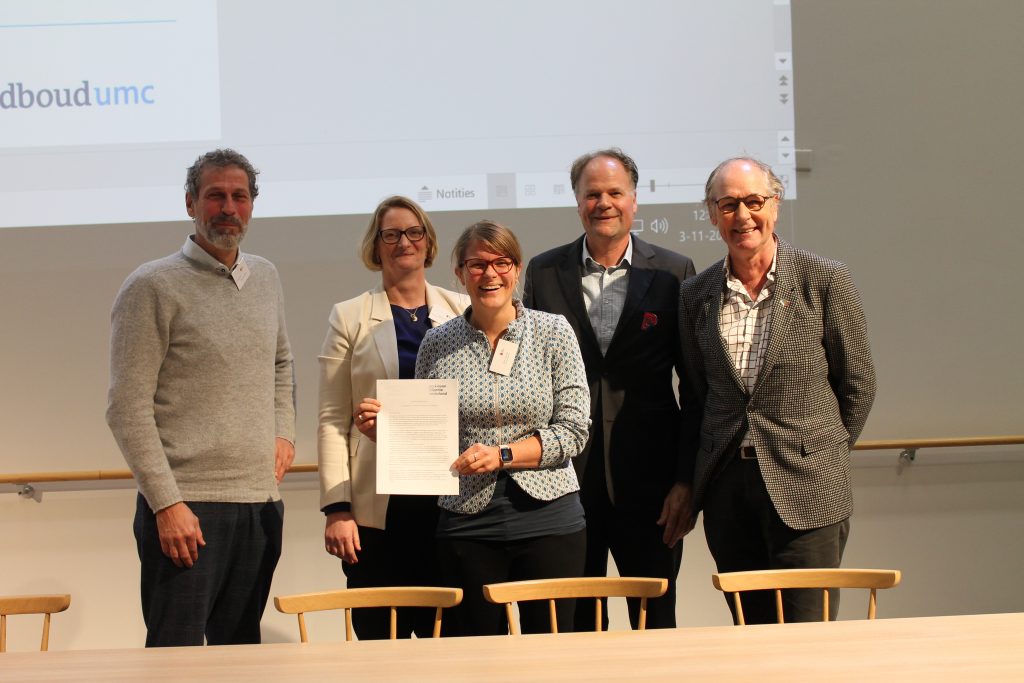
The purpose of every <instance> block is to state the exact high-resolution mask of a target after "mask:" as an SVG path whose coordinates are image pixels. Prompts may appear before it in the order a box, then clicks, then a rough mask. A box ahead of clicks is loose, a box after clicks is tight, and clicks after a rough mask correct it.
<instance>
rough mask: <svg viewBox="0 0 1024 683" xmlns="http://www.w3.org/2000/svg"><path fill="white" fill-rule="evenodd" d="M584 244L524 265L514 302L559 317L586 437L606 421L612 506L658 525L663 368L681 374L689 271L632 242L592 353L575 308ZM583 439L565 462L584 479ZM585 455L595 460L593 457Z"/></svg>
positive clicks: (668, 459) (670, 433) (688, 265)
mask: <svg viewBox="0 0 1024 683" xmlns="http://www.w3.org/2000/svg"><path fill="white" fill-rule="evenodd" d="M583 239H584V237H580V238H579V239H577V240H576V241H574V242H571V243H570V244H566V245H563V246H560V247H556V248H555V249H551V250H550V251H547V252H545V253H543V254H540V255H539V256H536V257H534V258H533V259H531V260H530V264H529V266H528V267H527V269H526V279H525V284H524V288H523V304H524V305H525V306H526V307H527V308H536V309H538V310H541V311H548V312H551V313H560V314H561V315H564V316H565V317H566V319H567V320H568V321H569V324H570V325H572V328H573V331H574V332H575V333H576V338H577V339H578V340H579V342H580V351H581V352H582V354H583V363H584V365H586V368H587V381H588V384H589V385H590V396H591V419H592V422H591V427H590V428H591V430H594V429H602V427H603V425H605V423H607V426H608V431H609V433H610V438H609V439H608V440H607V442H606V444H605V447H606V448H607V449H608V455H609V460H610V463H611V475H612V482H613V485H614V487H615V500H616V504H617V505H620V506H626V507H630V508H633V509H639V510H642V511H644V512H645V513H646V514H647V515H653V517H654V518H657V516H658V514H659V513H660V511H661V505H662V502H663V501H664V499H665V494H666V493H668V490H669V488H670V487H671V486H672V484H673V483H675V482H676V481H677V478H678V476H679V473H680V472H681V471H682V470H681V468H680V463H679V459H678V458H679V444H678V434H679V417H680V413H679V403H678V402H677V400H676V395H675V391H674V390H673V387H672V371H673V370H674V369H675V370H679V369H680V368H681V364H680V358H679V328H678V321H677V320H676V315H677V311H678V307H679V282H680V281H681V280H684V279H686V278H688V277H691V276H692V275H693V274H694V273H695V270H694V267H693V261H691V260H690V259H689V258H688V257H686V256H683V255H682V254H679V253H676V252H674V251H670V250H668V249H663V248H661V247H657V246H654V245H652V244H648V243H647V242H644V241H643V240H640V239H637V238H635V237H634V238H633V260H632V263H631V264H630V273H629V287H628V289H627V290H626V302H625V305H624V307H623V309H622V315H621V316H620V317H619V323H618V326H617V327H616V328H615V334H614V335H613V336H612V341H611V344H610V345H609V347H608V353H607V354H605V355H602V354H601V347H600V345H599V343H598V341H597V335H596V334H595V333H594V328H593V327H592V326H591V324H590V316H589V315H588V314H587V310H586V307H585V305H584V302H583V289H582V285H581V275H580V264H581V263H582V255H583ZM591 443H593V439H588V441H587V446H586V448H585V449H584V451H583V453H581V454H580V455H578V456H577V457H576V458H574V459H573V465H575V467H576V471H577V472H578V473H579V475H580V479H581V480H582V479H583V473H584V471H585V470H586V467H587V463H588V461H589V458H590V446H591ZM593 457H597V458H600V457H601V455H600V454H595V455H594V456H593Z"/></svg>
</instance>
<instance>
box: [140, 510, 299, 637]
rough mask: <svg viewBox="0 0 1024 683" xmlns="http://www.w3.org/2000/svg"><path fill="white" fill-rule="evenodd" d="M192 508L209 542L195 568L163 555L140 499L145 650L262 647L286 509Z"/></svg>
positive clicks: (152, 519)
mask: <svg viewBox="0 0 1024 683" xmlns="http://www.w3.org/2000/svg"><path fill="white" fill-rule="evenodd" d="M186 504H187V505H188V506H189V508H190V509H191V510H192V513H193V514H195V515H196V517H198V518H199V526H200V528H201V529H202V531H203V538H204V539H205V541H206V545H205V546H201V547H200V548H199V559H198V560H197V561H196V562H195V564H194V565H193V566H192V567H191V568H184V567H176V566H175V565H174V563H173V562H172V561H171V560H170V558H168V557H167V556H166V555H164V554H163V551H162V550H161V549H160V536H159V533H158V532H157V527H156V516H155V515H154V514H153V512H152V511H151V510H150V509H149V504H148V503H146V499H145V498H143V497H142V495H141V494H140V495H139V496H138V499H137V501H136V507H135V522H134V530H135V542H136V545H137V548H138V552H139V560H140V562H141V563H142V572H141V579H142V582H141V583H142V616H143V619H144V620H145V622H146V647H171V646H178V645H202V644H203V642H204V640H205V642H206V643H208V644H209V645H236V644H242V643H259V642H260V620H261V619H262V618H263V610H264V608H265V607H266V606H267V598H268V597H269V595H270V583H271V581H272V580H273V577H274V569H275V568H276V567H277V560H278V558H280V556H281V530H282V528H283V526H284V503H283V502H282V501H273V502H267V503H199V502H187V503H186Z"/></svg>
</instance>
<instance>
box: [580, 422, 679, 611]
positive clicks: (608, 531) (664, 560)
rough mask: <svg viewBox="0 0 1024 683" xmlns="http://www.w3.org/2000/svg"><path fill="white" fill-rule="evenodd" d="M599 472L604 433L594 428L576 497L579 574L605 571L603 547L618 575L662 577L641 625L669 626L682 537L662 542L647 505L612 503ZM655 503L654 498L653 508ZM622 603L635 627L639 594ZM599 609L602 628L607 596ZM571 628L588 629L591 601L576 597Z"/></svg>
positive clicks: (660, 531)
mask: <svg viewBox="0 0 1024 683" xmlns="http://www.w3.org/2000/svg"><path fill="white" fill-rule="evenodd" d="M604 472H605V467H604V439H603V437H602V434H601V433H600V429H597V430H595V433H594V438H593V443H592V444H591V446H590V455H589V457H588V460H587V469H586V471H585V472H584V475H583V481H582V482H581V485H580V500H581V501H582V503H583V511H584V512H585V513H586V516H587V559H586V563H585V566H584V570H583V574H584V576H605V575H607V573H608V553H609V552H611V555H612V559H614V560H615V567H616V569H617V570H618V572H619V576H649V577H653V578H665V579H668V590H667V591H666V592H665V595H663V596H661V597H660V598H654V599H652V600H649V601H648V602H647V628H675V625H676V577H677V576H679V565H680V564H681V563H682V560H683V542H682V541H680V542H679V543H677V544H676V546H675V547H674V548H669V547H668V546H666V545H665V543H664V542H663V541H662V534H663V532H664V528H663V527H660V526H658V524H657V521H658V513H652V512H651V508H636V507H630V506H625V505H613V504H612V502H611V501H610V500H609V499H608V486H607V483H606V482H605V474H604ZM661 503H662V501H658V510H659V513H660V505H661ZM587 602H589V601H587ZM627 608H628V610H629V622H630V624H631V625H632V627H633V628H634V629H635V628H636V627H637V624H638V621H639V616H640V600H639V599H637V598H630V599H628V600H627ZM602 613H603V617H604V618H603V621H604V625H603V627H602V628H604V629H605V630H607V629H608V605H607V600H605V605H604V609H603V610H602ZM575 630H577V631H593V630H594V611H593V605H590V604H584V603H582V602H581V603H580V604H579V605H578V607H577V610H576V628H575Z"/></svg>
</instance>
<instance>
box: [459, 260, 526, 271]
mask: <svg viewBox="0 0 1024 683" xmlns="http://www.w3.org/2000/svg"><path fill="white" fill-rule="evenodd" d="M515 265H516V262H515V261H513V260H512V259H510V258H509V257H507V256H503V257H501V258H496V259H494V260H491V261H487V260H485V259H482V258H474V259H467V260H465V261H463V262H462V266H463V267H464V268H465V269H466V270H468V271H469V272H470V273H472V274H473V275H483V274H484V273H486V272H487V268H488V267H490V268H494V272H495V273H497V274H498V275H504V274H505V273H507V272H509V271H510V270H512V268H513V267H514V266H515Z"/></svg>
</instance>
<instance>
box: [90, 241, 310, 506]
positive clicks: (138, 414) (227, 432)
mask: <svg viewBox="0 0 1024 683" xmlns="http://www.w3.org/2000/svg"><path fill="white" fill-rule="evenodd" d="M243 260H244V262H245V266H248V268H249V270H250V275H249V277H248V279H247V280H245V281H244V283H243V286H242V287H240V288H239V287H238V286H237V285H236V281H235V279H233V278H232V276H231V272H230V271H229V269H228V268H226V267H225V266H224V265H223V264H221V263H220V262H218V261H217V260H216V259H214V258H213V257H212V256H210V255H209V254H207V253H206V252H205V251H203V249H202V248H200V247H199V246H198V245H196V243H195V242H194V241H192V239H191V238H189V239H186V240H185V246H184V247H183V248H182V250H181V251H180V252H178V253H177V254H173V255H171V256H168V257H166V258H162V259H159V260H157V261H151V262H150V263H146V264H144V265H142V266H140V267H139V268H138V269H137V270H136V271H135V272H134V273H132V274H131V275H130V276H128V279H127V280H125V282H124V284H123V285H122V286H121V291H120V292H118V295H117V299H116V300H115V301H114V308H113V311H112V313H111V342H110V392H109V397H108V406H107V424H109V425H110V429H111V431H112V432H113V433H114V438H115V439H116V440H117V444H118V446H119V447H120V448H121V452H122V454H123V455H124V458H125V460H126V461H127V462H128V466H129V467H130V468H131V470H132V473H133V474H134V475H135V480H136V482H137V483H138V486H139V490H140V491H141V492H142V495H143V496H145V498H146V500H147V502H148V503H149V505H150V507H151V508H152V509H153V510H154V511H157V510H161V509H163V508H165V507H167V506H169V505H173V504H174V503H177V502H179V501H182V500H184V501H206V502H233V503H257V502H263V501H267V500H277V499H278V498H279V497H280V496H279V494H278V491H277V483H276V481H275V479H274V447H275V443H274V438H275V437H276V436H279V437H283V438H286V439H288V440H290V441H294V439H295V407H294V401H293V396H294V375H293V372H292V354H291V349H290V347H289V345H288V334H287V332H286V330H285V323H284V299H283V295H282V292H281V284H280V281H279V279H278V276H277V270H276V269H275V268H274V266H273V264H271V263H270V262H269V261H267V260H266V259H262V258H260V257H258V256H253V255H251V254H246V255H245V256H244V257H243V256H242V254H241V253H239V259H238V261H239V262H241V261H243ZM235 268H236V275H238V272H237V269H238V268H239V264H238V262H236V265H235ZM243 269H244V268H243Z"/></svg>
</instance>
